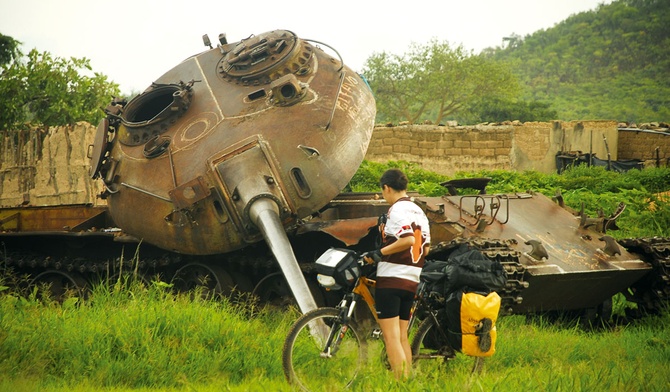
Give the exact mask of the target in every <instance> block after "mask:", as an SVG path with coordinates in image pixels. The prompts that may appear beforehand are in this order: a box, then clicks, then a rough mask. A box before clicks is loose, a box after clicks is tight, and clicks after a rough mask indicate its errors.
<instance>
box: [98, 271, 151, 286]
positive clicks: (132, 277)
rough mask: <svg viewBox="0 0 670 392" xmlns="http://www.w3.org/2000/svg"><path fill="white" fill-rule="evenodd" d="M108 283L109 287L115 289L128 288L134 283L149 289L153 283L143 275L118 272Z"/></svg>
mask: <svg viewBox="0 0 670 392" xmlns="http://www.w3.org/2000/svg"><path fill="white" fill-rule="evenodd" d="M107 283H108V285H109V287H114V286H117V285H121V286H122V287H128V286H129V285H130V284H132V283H139V284H141V285H142V286H144V287H149V285H150V284H151V281H150V280H149V278H148V277H147V276H144V275H143V274H141V273H135V272H128V271H126V272H123V273H118V272H117V273H115V274H114V275H112V276H110V277H109V279H107Z"/></svg>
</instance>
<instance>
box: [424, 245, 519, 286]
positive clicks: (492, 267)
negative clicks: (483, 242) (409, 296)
mask: <svg viewBox="0 0 670 392" xmlns="http://www.w3.org/2000/svg"><path fill="white" fill-rule="evenodd" d="M421 280H422V281H423V282H426V285H427V288H428V290H429V291H435V292H438V293H440V294H442V295H443V296H444V297H445V298H446V297H447V296H448V295H449V293H451V292H454V291H456V290H459V289H462V288H464V287H465V288H467V290H470V291H482V292H486V293H488V292H489V291H497V290H502V289H503V288H504V287H505V285H506V284H507V273H506V272H505V269H504V268H503V266H502V264H500V262H499V261H497V260H496V261H494V260H491V259H489V258H487V257H486V256H484V254H483V253H482V252H481V251H480V250H478V249H475V248H471V247H469V246H468V245H466V244H463V245H460V246H459V247H458V248H457V249H456V250H454V251H453V252H452V253H451V254H450V255H449V257H448V258H447V260H446V261H445V260H426V264H425V265H424V267H423V269H422V270H421Z"/></svg>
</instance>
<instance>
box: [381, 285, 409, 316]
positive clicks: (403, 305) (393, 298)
mask: <svg viewBox="0 0 670 392" xmlns="http://www.w3.org/2000/svg"><path fill="white" fill-rule="evenodd" d="M413 302H414V293H413V292H411V291H407V290H402V289H376V290H375V306H376V307H377V316H378V317H379V318H380V319H387V318H393V317H396V316H400V319H401V320H409V315H410V313H411V311H412V303H413Z"/></svg>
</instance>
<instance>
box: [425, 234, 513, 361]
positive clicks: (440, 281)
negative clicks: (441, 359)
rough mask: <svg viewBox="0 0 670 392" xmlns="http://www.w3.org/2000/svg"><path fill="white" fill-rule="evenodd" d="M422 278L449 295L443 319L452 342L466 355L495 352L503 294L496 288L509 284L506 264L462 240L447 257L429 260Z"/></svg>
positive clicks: (430, 287)
mask: <svg viewBox="0 0 670 392" xmlns="http://www.w3.org/2000/svg"><path fill="white" fill-rule="evenodd" d="M421 279H422V281H424V282H426V285H427V289H428V290H429V291H433V292H436V293H438V294H439V295H440V296H442V297H444V299H445V308H444V313H442V317H440V322H441V324H443V327H445V329H446V334H447V340H448V342H449V345H450V346H451V347H452V348H453V349H454V350H456V351H460V352H462V353H464V354H466V355H471V356H491V355H493V353H494V352H495V342H496V337H497V331H496V327H495V323H496V321H497V319H498V313H499V311H500V296H499V295H498V293H496V291H497V290H502V289H503V288H504V287H505V285H506V284H507V273H506V272H505V269H504V268H503V266H502V264H501V263H500V262H499V261H497V260H491V259H489V258H487V257H486V256H484V254H483V253H482V252H481V251H479V250H478V249H475V248H471V247H469V246H468V245H466V244H462V245H460V246H459V247H458V248H457V249H456V250H454V251H453V252H452V253H451V254H450V255H449V257H448V259H447V260H446V261H444V260H427V261H426V264H425V265H424V268H423V270H422V271H421ZM482 331H485V333H482ZM482 335H486V337H485V339H486V343H485V344H481V339H482Z"/></svg>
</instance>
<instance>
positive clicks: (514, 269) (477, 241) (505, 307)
mask: <svg viewBox="0 0 670 392" xmlns="http://www.w3.org/2000/svg"><path fill="white" fill-rule="evenodd" d="M462 244H466V245H468V246H470V247H472V248H475V249H478V250H480V251H481V252H482V253H483V254H484V256H486V257H487V258H489V259H491V260H493V261H498V262H500V264H502V266H503V268H504V269H505V272H507V285H506V286H505V288H504V289H502V290H500V291H498V295H500V300H501V309H500V311H501V313H502V314H509V313H512V305H514V304H519V303H521V302H522V301H523V296H522V295H521V294H522V292H523V290H524V289H525V288H528V282H526V281H524V273H525V271H526V267H525V266H524V265H523V264H521V262H520V261H519V257H520V256H521V253H520V252H519V251H516V250H514V249H513V248H512V246H513V245H516V244H517V242H516V240H513V239H512V240H501V239H488V238H470V239H468V238H458V239H454V240H452V241H448V242H440V243H438V244H436V245H434V246H432V247H431V255H432V254H435V253H439V252H445V251H450V250H452V249H455V248H457V247H459V246H460V245H462Z"/></svg>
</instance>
